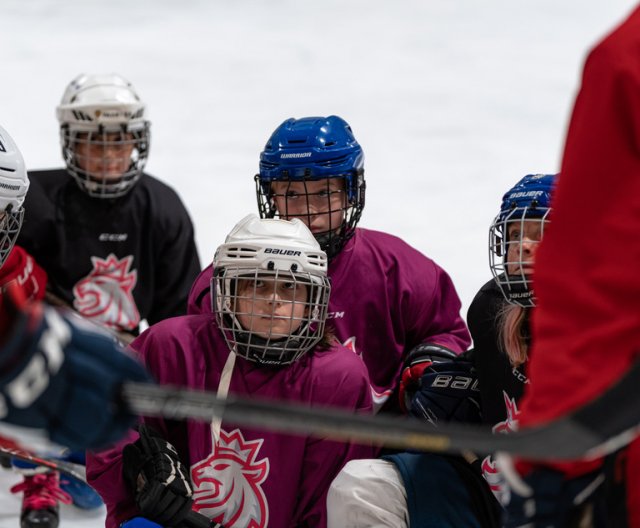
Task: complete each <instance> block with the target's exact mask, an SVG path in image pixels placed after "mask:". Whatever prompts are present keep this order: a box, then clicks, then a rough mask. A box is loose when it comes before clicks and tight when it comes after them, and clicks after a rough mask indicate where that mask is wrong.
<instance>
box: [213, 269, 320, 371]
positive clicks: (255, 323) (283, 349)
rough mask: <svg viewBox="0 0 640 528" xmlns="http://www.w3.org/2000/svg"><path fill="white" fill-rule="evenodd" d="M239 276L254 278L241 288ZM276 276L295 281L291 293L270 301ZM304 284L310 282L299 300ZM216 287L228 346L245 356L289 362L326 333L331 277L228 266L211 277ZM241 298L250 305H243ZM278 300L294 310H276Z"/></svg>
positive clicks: (216, 303) (216, 307)
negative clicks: (298, 312) (301, 308)
mask: <svg viewBox="0 0 640 528" xmlns="http://www.w3.org/2000/svg"><path fill="white" fill-rule="evenodd" d="M239 281H248V283H249V284H248V286H245V287H243V288H242V289H241V291H240V292H239V291H238V283H239ZM258 281H259V283H260V284H261V285H262V287H261V288H260V287H258ZM277 281H278V282H286V283H288V284H290V288H292V289H291V294H290V298H286V299H283V298H282V297H279V298H278V301H276V302H274V301H269V300H268V299H270V298H272V296H273V294H274V290H275V288H276V282H277ZM301 286H306V288H307V294H306V296H305V297H304V299H301V300H299V299H296V297H297V296H298V295H299V294H297V293H296V292H297V291H298V290H299V288H300V287H301ZM211 289H212V299H213V310H214V313H215V315H216V322H217V323H218V326H219V328H220V330H221V331H222V334H223V336H224V339H225V341H226V342H227V345H228V346H229V349H230V350H233V351H235V353H236V354H237V355H238V356H240V357H243V358H245V359H248V360H250V361H255V362H257V363H261V364H264V365H275V366H279V365H288V364H290V363H293V362H294V361H297V360H298V359H300V357H302V356H303V355H304V354H306V353H307V352H308V351H309V350H311V349H312V348H313V347H314V346H315V345H316V344H318V342H319V341H320V340H321V339H322V337H323V335H324V329H325V322H326V318H327V306H328V302H329V292H330V290H331V287H330V285H329V280H328V279H327V278H326V277H318V276H314V275H312V274H310V273H305V272H295V273H294V272H291V271H278V270H275V271H264V270H257V269H256V270H253V271H252V272H251V271H249V272H247V270H246V269H240V268H223V269H222V270H221V272H220V273H216V276H215V277H214V278H213V279H212V281H211ZM294 299H295V304H296V305H300V304H304V312H303V314H302V315H301V316H298V317H296V316H295V314H293V311H294V306H293V305H294ZM256 303H258V304H261V305H268V306H267V308H268V309H265V310H264V311H263V310H260V309H259V308H256ZM242 304H244V305H245V306H246V308H245V309H244V310H243V311H241V308H243V307H242V306H241V305H242ZM276 304H278V305H290V306H291V314H290V315H289V316H285V315H276V314H275V313H274V306H275V305H276ZM265 317H266V319H265ZM243 318H244V319H245V324H246V319H249V325H248V327H247V328H245V326H243V325H242V324H241V322H240V319H243ZM296 326H297V328H296ZM265 334H266V335H265Z"/></svg>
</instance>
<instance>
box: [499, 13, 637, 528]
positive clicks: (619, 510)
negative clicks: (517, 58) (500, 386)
mask: <svg viewBox="0 0 640 528" xmlns="http://www.w3.org/2000/svg"><path fill="white" fill-rule="evenodd" d="M639 131H640V7H636V9H635V11H634V12H633V13H632V14H631V16H630V17H629V18H628V19H627V20H626V21H625V22H624V23H622V25H620V26H619V27H618V28H617V29H616V30H615V31H613V32H612V33H611V34H610V35H609V36H608V37H607V38H605V39H604V40H603V41H602V42H600V43H599V44H598V45H597V46H595V48H594V49H593V50H592V51H591V52H590V54H589V55H588V57H587V60H586V63H585V66H584V73H583V77H582V87H581V89H580V92H579V94H578V97H577V99H576V102H575V107H574V110H573V115H572V117H571V122H570V125H569V129H568V134H567V139H566V144H565V150H564V155H563V160H562V172H561V176H560V179H559V183H558V190H557V194H556V197H555V199H554V213H553V219H552V222H553V229H551V230H549V232H548V235H547V236H546V237H545V240H544V243H543V244H542V245H541V247H540V252H539V254H538V259H537V263H536V295H537V297H538V298H539V300H540V303H539V308H538V311H537V313H536V317H535V318H534V320H533V335H534V337H535V345H534V348H533V351H532V354H531V361H530V363H529V366H528V367H529V368H528V375H529V378H530V380H531V386H530V388H529V390H528V392H527V394H526V395H525V397H524V399H523V404H522V407H521V414H520V425H521V426H527V425H535V424H539V423H541V422H544V421H547V420H553V419H554V418H557V417H560V416H562V415H564V414H566V413H568V412H571V411H572V410H574V409H576V408H577V407H580V406H581V405H582V404H584V403H586V402H588V401H590V400H592V399H593V398H597V396H598V395H599V394H600V393H601V392H602V391H604V390H605V389H606V388H607V387H609V386H611V385H612V384H613V383H615V382H616V381H617V380H618V379H619V378H620V377H622V376H623V374H624V373H625V372H626V371H627V370H628V369H629V368H631V366H632V365H634V364H635V363H636V362H637V361H638V354H639V352H640V278H639V276H638V270H639V269H640V243H639V235H638V233H640V177H639V175H640V132H639ZM629 399H630V402H632V401H633V402H634V403H635V404H637V395H636V394H630V395H629ZM604 412H607V413H616V412H617V409H615V408H613V409H612V408H608V409H605V410H604ZM549 455H550V456H552V455H553V452H550V453H549ZM601 465H602V461H601V460H596V461H591V462H589V463H587V462H581V463H575V464H564V465H555V466H551V465H549V466H543V465H539V466H532V465H530V464H524V463H522V464H519V465H518V466H517V468H518V470H519V472H520V476H519V477H517V475H516V474H513V473H511V476H512V477H513V478H512V481H513V483H514V488H513V490H512V494H511V501H510V503H509V505H508V513H509V517H508V520H507V526H522V525H524V524H526V525H527V526H533V527H539V526H545V527H546V526H552V527H556V526H565V525H566V520H567V518H568V516H569V515H571V514H572V511H573V502H574V498H575V497H579V496H580V495H581V493H582V491H583V490H585V489H586V490H588V489H589V487H593V486H595V485H597V483H598V481H597V480H596V479H597V478H598V473H597V472H596V473H595V475H596V477H595V478H594V477H593V475H594V473H593V471H594V470H597V468H599V467H601ZM605 467H606V472H605V474H606V479H605V482H604V484H603V486H604V488H605V492H606V493H607V497H606V507H607V517H608V520H609V526H616V527H624V526H630V527H639V526H640V500H639V497H640V441H639V440H637V439H636V440H635V442H633V443H632V444H631V445H630V446H629V447H628V448H625V449H622V450H621V451H620V452H619V453H617V454H616V455H615V456H612V457H610V458H609V459H607V461H606V463H605Z"/></svg>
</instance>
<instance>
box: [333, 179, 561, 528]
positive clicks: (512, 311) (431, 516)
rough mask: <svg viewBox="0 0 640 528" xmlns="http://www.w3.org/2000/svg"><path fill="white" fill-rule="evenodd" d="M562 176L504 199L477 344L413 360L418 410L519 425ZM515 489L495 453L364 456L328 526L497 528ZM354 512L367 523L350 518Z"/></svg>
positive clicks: (472, 321)
mask: <svg viewBox="0 0 640 528" xmlns="http://www.w3.org/2000/svg"><path fill="white" fill-rule="evenodd" d="M555 179H556V178H555V176H554V175H543V174H532V175H527V176H525V177H524V178H522V179H521V180H520V181H519V182H518V183H517V184H516V185H515V186H514V187H513V188H511V189H510V190H509V191H508V192H507V193H505V195H504V196H503V198H502V202H501V206H500V211H499V213H498V215H497V216H496V218H495V220H494V221H493V223H492V225H491V227H490V236H489V240H490V248H489V264H490V268H491V272H492V274H493V277H494V278H493V280H491V281H489V282H488V283H487V284H485V285H484V286H483V287H482V288H481V289H480V291H479V292H478V294H477V295H476V297H475V298H474V300H473V302H472V304H471V306H470V308H469V312H468V316H467V322H468V324H469V329H470V331H471V336H472V338H473V343H474V348H473V349H472V350H470V351H469V352H467V353H466V354H464V360H463V361H460V359H456V360H453V361H452V360H451V359H450V358H447V357H443V356H439V355H434V354H426V355H423V356H422V357H421V356H414V357H413V358H412V361H411V363H410V364H409V365H408V366H407V369H408V370H410V369H412V368H416V366H417V367H419V368H420V370H421V372H422V378H421V379H420V382H419V383H416V384H413V385H408V386H406V391H407V394H405V397H406V398H408V399H410V400H411V402H410V404H409V405H408V408H409V409H410V410H411V414H412V415H414V416H416V417H418V418H421V419H424V420H428V421H429V422H431V423H434V425H435V424H436V423H437V421H439V420H440V421H463V422H464V421H468V420H469V419H470V418H476V419H477V420H478V421H480V420H482V422H483V423H485V424H487V425H490V426H491V427H492V428H493V431H494V433H496V434H502V433H509V432H511V431H514V430H515V429H516V427H517V423H518V401H519V400H520V398H521V396H522V394H523V391H524V388H525V386H526V384H528V381H527V376H526V372H525V366H526V362H527V361H528V350H529V346H530V332H529V321H530V317H531V314H532V310H533V306H534V305H535V296H534V292H533V287H532V271H533V265H534V262H535V260H536V253H537V248H538V245H539V242H540V240H541V239H542V236H543V233H544V231H545V225H546V224H547V222H548V218H549V214H550V212H551V208H550V203H551V194H552V190H553V185H554V181H555ZM468 362H470V363H471V365H473V366H474V367H475V372H474V371H472V370H470V368H469V364H468ZM425 364H427V367H426V368H424V366H425ZM446 376H450V377H456V376H458V378H457V379H458V380H465V379H469V380H471V379H474V380H475V379H477V381H478V386H479V391H478V390H477V389H476V390H475V391H474V390H473V386H470V387H467V386H464V387H463V386H462V381H460V382H459V384H460V388H458V389H455V388H454V387H453V385H450V386H449V385H447V386H443V385H442V383H438V382H436V379H438V378H439V379H440V380H442V379H443V377H446ZM403 378H404V379H415V377H414V376H408V377H407V376H403ZM478 392H479V394H478ZM474 393H475V394H474ZM479 402H481V405H479ZM491 492H493V494H492V493H491ZM508 494H509V490H508V488H507V487H505V482H504V478H503V476H502V475H501V474H500V472H499V471H498V470H497V468H496V464H495V461H494V460H493V458H492V457H486V458H484V460H479V459H477V458H476V457H475V456H473V455H471V454H466V456H464V457H457V456H442V455H435V454H427V453H400V454H393V455H389V456H386V457H384V459H383V460H356V461H352V462H350V463H349V464H348V465H347V466H346V467H345V468H344V469H343V471H342V472H341V473H340V474H339V476H338V477H337V478H336V480H335V481H334V482H333V484H332V485H331V488H330V491H329V495H328V507H327V509H328V511H329V523H328V526H329V527H330V528H337V527H344V526H347V525H348V526H350V527H354V526H362V527H364V526H389V527H394V528H398V527H406V526H442V527H458V526H465V527H478V528H494V527H496V528H497V527H499V526H500V525H501V508H500V506H499V503H498V502H497V500H496V498H494V496H493V495H495V496H496V497H497V498H499V499H501V500H505V499H506V498H508ZM348 516H350V517H348ZM347 518H350V519H351V518H357V519H358V520H359V521H358V523H356V524H353V523H351V524H347V523H346V519H347Z"/></svg>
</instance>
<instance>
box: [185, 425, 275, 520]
mask: <svg viewBox="0 0 640 528" xmlns="http://www.w3.org/2000/svg"><path fill="white" fill-rule="evenodd" d="M263 442H264V440H262V439H260V440H251V441H245V439H244V437H243V436H242V433H241V432H240V430H239V429H234V430H233V431H232V432H231V433H227V432H226V431H224V430H221V431H220V441H219V442H218V445H216V446H214V448H213V452H212V453H211V454H210V455H209V456H208V457H207V458H205V459H204V460H201V461H200V462H198V463H197V464H194V465H193V466H192V468H191V481H192V482H193V507H194V509H195V510H196V511H198V512H200V513H202V514H203V515H206V516H207V517H209V518H210V519H211V520H213V521H214V522H217V523H220V524H222V525H224V526H225V527H226V528H266V527H267V525H268V521H269V508H268V504H267V499H266V497H265V494H264V491H263V490H262V487H261V484H262V483H263V482H264V481H265V480H266V478H267V477H268V475H269V459H268V458H263V459H262V460H259V461H256V458H257V456H258V451H259V450H260V447H261V446H262V443H263Z"/></svg>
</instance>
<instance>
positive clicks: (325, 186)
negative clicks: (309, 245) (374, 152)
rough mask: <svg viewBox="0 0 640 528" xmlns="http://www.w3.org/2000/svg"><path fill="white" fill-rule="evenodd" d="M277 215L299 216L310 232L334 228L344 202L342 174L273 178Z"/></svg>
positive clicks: (285, 216)
mask: <svg viewBox="0 0 640 528" xmlns="http://www.w3.org/2000/svg"><path fill="white" fill-rule="evenodd" d="M272 192H273V196H274V200H275V202H276V208H277V209H278V214H279V215H280V218H283V219H285V220H291V219H292V218H299V219H300V220H302V221H303V222H304V223H305V224H306V225H307V227H308V228H309V230H310V231H311V232H312V233H313V234H319V233H326V232H328V231H335V230H337V229H338V228H339V227H340V226H341V225H342V220H343V218H344V210H345V208H346V206H347V198H346V193H345V181H344V178H326V179H323V180H313V181H299V182H276V183H274V184H273V186H272Z"/></svg>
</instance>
